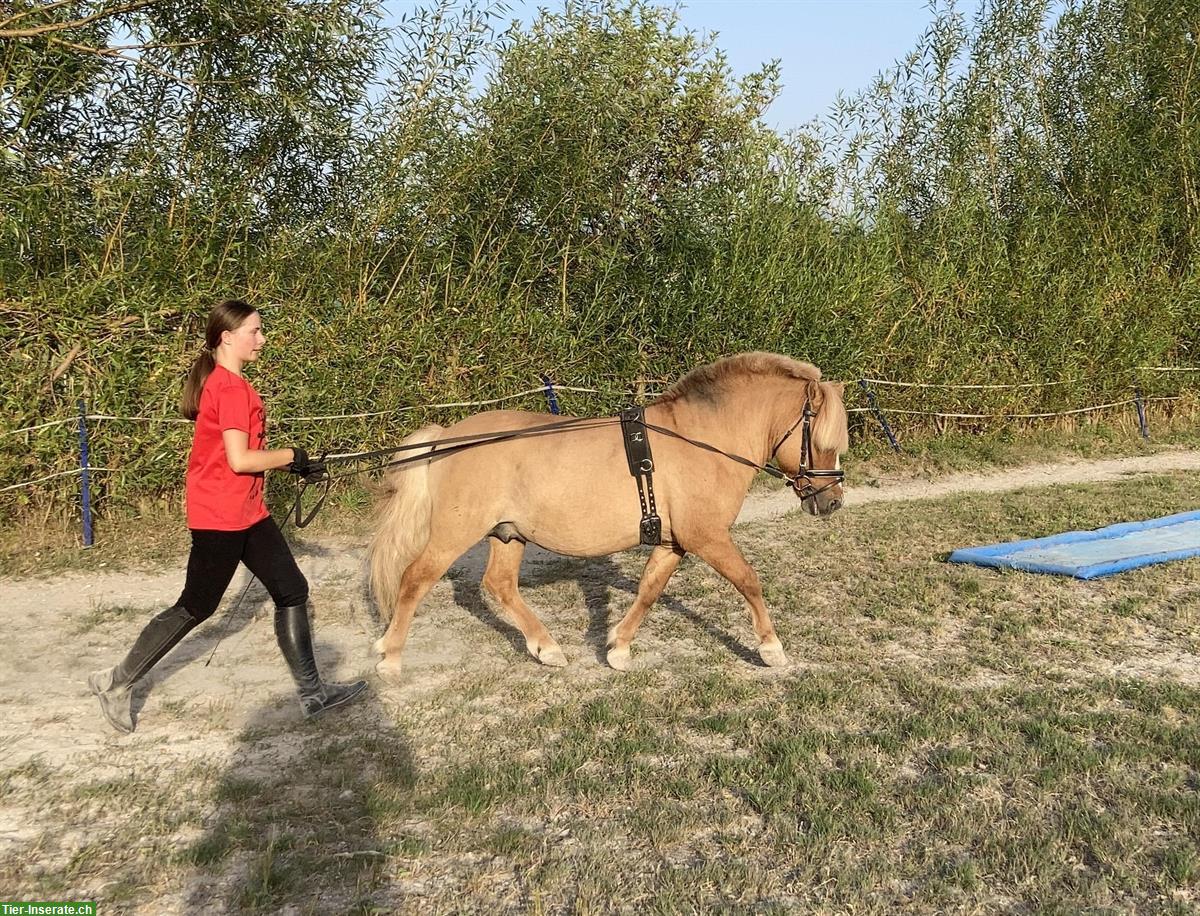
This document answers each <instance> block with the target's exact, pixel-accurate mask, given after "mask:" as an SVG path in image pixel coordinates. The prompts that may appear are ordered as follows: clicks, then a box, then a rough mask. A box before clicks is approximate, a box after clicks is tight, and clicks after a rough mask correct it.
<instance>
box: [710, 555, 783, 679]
mask: <svg viewBox="0 0 1200 916" xmlns="http://www.w3.org/2000/svg"><path fill="white" fill-rule="evenodd" d="M693 552H694V553H695V554H696V555H697V556H699V557H700V559H702V560H704V562H705V563H707V564H708V565H709V566H711V567H712V568H713V569H715V570H716V571H717V572H719V573H720V574H721V575H722V576H724V577H725V578H726V579H728V580H729V581H730V582H732V583H733V587H734V588H736V589H737V590H738V591H739V592H741V594H742V597H743V598H745V599H746V603H747V604H748V605H750V617H751V619H752V620H753V622H754V632H755V634H756V635H757V636H758V655H759V658H761V659H762V660H763V662H765V663H766V664H767V665H769V666H770V667H772V668H779V667H782V666H783V665H786V664H787V663H788V659H787V655H786V654H785V653H784V651H783V644H782V643H780V641H779V636H778V635H776V633H775V625H774V624H773V623H771V615H770V614H768V613H767V606H766V604H765V603H764V602H763V594H762V584H761V583H760V582H759V580H758V573H756V572H755V571H754V567H753V566H751V565H750V564H749V563H747V562H746V558H745V557H743V556H742V552H741V551H740V550H738V548H737V545H736V544H735V543H733V541H731V540H730V539H729V535H728V533H726V534H725V537H723V538H720V539H717V540H713V541H710V542H708V543H707V544H704V545H703V546H699V547H694V548H693Z"/></svg>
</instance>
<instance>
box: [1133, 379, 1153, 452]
mask: <svg viewBox="0 0 1200 916" xmlns="http://www.w3.org/2000/svg"><path fill="white" fill-rule="evenodd" d="M1133 404H1134V406H1135V407H1136V408H1137V415H1138V426H1139V427H1141V430H1142V438H1143V439H1149V438H1150V427H1149V426H1148V425H1147V424H1146V403H1145V400H1144V399H1143V398H1142V389H1141V387H1140V386H1138V385H1134V386H1133Z"/></svg>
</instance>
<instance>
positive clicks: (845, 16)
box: [385, 0, 933, 130]
mask: <svg viewBox="0 0 1200 916" xmlns="http://www.w3.org/2000/svg"><path fill="white" fill-rule="evenodd" d="M416 5H418V4H417V3H415V2H408V0H385V6H386V7H387V9H388V11H389V12H391V13H392V15H394V16H395V17H397V18H398V17H399V15H400V14H401V13H402V12H403V11H405V10H410V9H412V8H413V7H414V6H416ZM422 5H423V4H422ZM507 5H508V6H509V7H510V9H511V13H510V14H509V15H508V17H506V18H510V19H518V20H520V21H521V22H523V23H528V22H530V21H531V20H532V19H533V17H534V16H535V15H536V13H537V9H538V7H539V6H542V7H548V8H550V9H558V8H560V5H561V4H560V3H559V2H558V0H541V2H540V3H539V2H536V0H507ZM664 5H665V4H664ZM680 12H681V18H682V21H683V24H684V25H685V26H686V27H688V28H691V29H694V30H697V31H704V32H715V33H717V38H716V45H717V47H719V48H721V49H722V50H724V51H725V53H726V56H727V58H728V61H729V65H730V67H731V68H732V69H733V71H734V73H735V74H737V75H741V74H744V73H748V72H750V71H752V70H755V69H757V68H758V67H759V66H760V65H761V64H762V63H764V62H766V61H768V60H771V59H772V58H778V59H779V61H780V64H781V68H782V79H783V90H782V92H781V93H780V95H779V97H778V98H777V99H776V101H775V103H774V104H773V105H772V106H771V107H770V108H769V109H768V110H767V113H766V117H765V120H766V122H767V123H768V124H769V125H770V126H772V127H775V128H777V129H779V130H788V129H789V128H792V127H797V126H799V125H800V124H803V123H805V122H806V121H809V120H810V119H812V118H814V117H820V116H822V115H824V114H825V113H826V111H827V110H828V109H829V106H830V105H832V104H833V101H834V99H836V98H837V94H838V91H839V90H841V91H843V92H846V93H847V94H849V93H853V92H854V91H856V90H858V89H862V88H865V87H866V86H868V85H869V84H870V83H871V81H872V80H873V79H874V77H875V75H876V74H877V73H879V72H880V71H881V70H886V69H888V68H889V67H890V66H891V65H892V64H893V63H894V62H895V61H896V60H897V59H899V58H901V57H903V56H904V55H905V54H907V53H908V52H909V51H911V50H912V49H913V47H914V46H915V45H916V42H917V38H918V37H919V36H920V35H921V33H922V32H924V30H925V28H926V26H927V25H928V24H929V23H930V21H931V20H932V18H933V14H932V12H931V11H930V10H929V9H928V5H927V0H690V2H687V3H681V4H680Z"/></svg>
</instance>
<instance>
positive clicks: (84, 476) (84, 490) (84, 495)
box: [79, 398, 92, 547]
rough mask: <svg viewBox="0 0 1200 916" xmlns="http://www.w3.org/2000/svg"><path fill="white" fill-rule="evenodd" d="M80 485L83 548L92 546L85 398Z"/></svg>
mask: <svg viewBox="0 0 1200 916" xmlns="http://www.w3.org/2000/svg"><path fill="white" fill-rule="evenodd" d="M79 468H80V472H81V473H80V475H79V484H80V494H79V495H80V503H81V506H82V508H83V546H84V547H91V546H92V493H91V486H90V483H91V482H90V480H89V479H88V433H87V409H86V408H85V406H84V403H83V398H80V399H79Z"/></svg>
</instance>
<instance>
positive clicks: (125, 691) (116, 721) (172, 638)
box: [88, 604, 200, 734]
mask: <svg viewBox="0 0 1200 916" xmlns="http://www.w3.org/2000/svg"><path fill="white" fill-rule="evenodd" d="M199 622H200V621H198V620H196V618H195V617H193V616H192V615H191V614H190V613H189V612H188V609H187V608H185V607H183V606H182V605H179V604H177V605H175V606H174V607H169V608H167V609H166V610H165V611H163V612H162V613H161V614H158V615H157V616H155V617H154V618H153V619H151V621H150V622H149V623H148V624H146V628H145V629H144V630H142V632H141V633H140V634H139V635H138V638H137V640H136V641H135V642H134V644H133V648H132V649H130V650H129V654H128V655H126V656H125V658H124V660H122V661H121V663H120V664H118V665H113V666H112V667H111V668H105V669H104V670H103V671H93V672H92V673H91V674H90V675H89V676H88V687H90V688H91V690H92V693H94V694H95V695H96V696H97V697H98V698H99V699H100V711H101V712H103V713H104V718H106V719H108V721H109V724H110V725H112V727H113V728H115V729H116V730H117V731H119V732H124V733H125V734H129V733H130V732H132V731H133V705H132V704H133V695H132V690H131V688H132V687H133V685H134V684H136V683H137V682H138V681H139V680H141V679H142V678H143V677H145V675H146V672H148V671H149V670H150V669H151V668H153V667H154V666H155V665H156V664H158V662H159V661H160V660H161V659H162V657H163V656H164V655H166V654H167V653H168V652H170V651H171V650H172V649H173V648H175V646H176V645H177V644H178V642H179V640H181V639H183V637H185V636H187V634H188V633H190V632H191V631H192V629H193V628H194V627H195V626H196V624H198V623H199Z"/></svg>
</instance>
